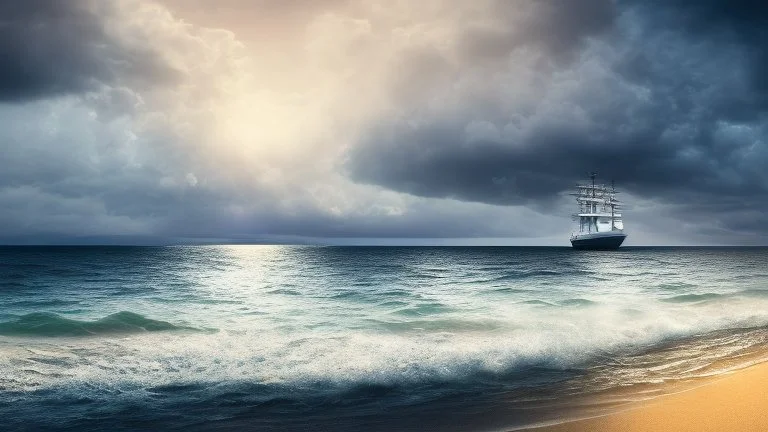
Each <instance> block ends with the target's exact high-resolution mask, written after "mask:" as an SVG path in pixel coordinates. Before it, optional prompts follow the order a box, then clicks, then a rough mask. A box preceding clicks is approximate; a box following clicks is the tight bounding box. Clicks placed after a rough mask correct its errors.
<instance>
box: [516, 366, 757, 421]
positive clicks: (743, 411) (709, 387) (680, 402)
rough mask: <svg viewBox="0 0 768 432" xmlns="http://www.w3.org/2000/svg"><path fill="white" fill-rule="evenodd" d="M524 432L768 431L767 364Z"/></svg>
mask: <svg viewBox="0 0 768 432" xmlns="http://www.w3.org/2000/svg"><path fill="white" fill-rule="evenodd" d="M530 431H532V432H582V431H592V432H600V431H604V432H618V431H621V432H634V431H638V432H640V431H643V432H646V431H669V432H672V431H676V432H681V431H696V432H707V431H713V432H714V431H749V432H752V431H768V363H762V364H759V365H756V366H752V367H749V368H746V369H742V370H740V371H736V372H733V373H729V374H727V375H723V376H719V377H716V378H713V379H712V380H709V381H706V382H704V383H703V384H702V385H700V386H698V387H695V388H692V389H688V390H685V391H682V392H679V393H673V394H669V395H665V396H660V397H658V398H655V399H651V400H648V401H643V402H637V403H633V404H631V405H629V406H628V407H627V408H626V409H624V410H620V411H618V412H616V413H613V414H609V415H606V416H601V417H596V418H591V419H585V420H578V421H573V422H568V423H563V424H559V425H554V426H544V427H538V428H534V429H530Z"/></svg>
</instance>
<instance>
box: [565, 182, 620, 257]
mask: <svg viewBox="0 0 768 432" xmlns="http://www.w3.org/2000/svg"><path fill="white" fill-rule="evenodd" d="M589 177H590V179H591V180H592V182H591V183H588V184H580V185H578V186H577V189H576V192H575V193H572V194H571V195H573V196H575V197H576V202H577V203H578V204H579V212H578V213H576V214H574V215H573V217H574V220H578V226H576V229H575V230H574V232H573V233H572V234H571V246H573V248H574V249H592V250H611V249H618V248H619V246H621V244H622V243H624V239H625V238H627V235H626V234H625V233H624V222H623V221H622V219H621V213H619V210H620V209H621V207H620V202H619V200H617V199H616V194H617V192H616V188H615V187H614V185H613V182H611V186H610V187H608V186H607V185H602V184H595V178H596V177H597V173H591V174H590V175H589Z"/></svg>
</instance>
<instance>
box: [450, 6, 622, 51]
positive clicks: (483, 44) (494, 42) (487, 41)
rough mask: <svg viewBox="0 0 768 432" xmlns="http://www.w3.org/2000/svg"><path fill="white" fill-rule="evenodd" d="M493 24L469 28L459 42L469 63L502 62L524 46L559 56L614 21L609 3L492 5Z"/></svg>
mask: <svg viewBox="0 0 768 432" xmlns="http://www.w3.org/2000/svg"><path fill="white" fill-rule="evenodd" d="M490 16H492V17H493V18H494V20H493V21H492V22H490V23H485V24H484V25H477V26H472V27H470V29H469V31H468V32H466V33H465V34H464V35H463V37H462V39H461V40H460V41H459V49H460V50H461V52H462V54H463V56H464V57H465V58H466V59H469V60H478V59H496V60H503V59H504V58H505V56H506V55H508V54H509V53H510V52H512V51H514V50H516V49H520V48H523V47H525V46H528V45H530V46H534V47H539V48H543V49H544V50H546V51H547V52H548V53H549V54H550V55H552V56H555V57H556V56H561V55H564V54H567V53H569V52H570V51H571V50H573V49H574V48H576V47H579V46H580V45H581V44H582V43H583V40H584V38H586V37H590V36H595V35H599V34H601V33H603V32H605V31H606V30H608V29H610V27H611V26H612V25H613V22H614V19H615V17H616V7H615V4H614V2H613V0H581V1H569V0H537V1H504V0H500V1H495V2H493V6H492V13H491V15H490Z"/></svg>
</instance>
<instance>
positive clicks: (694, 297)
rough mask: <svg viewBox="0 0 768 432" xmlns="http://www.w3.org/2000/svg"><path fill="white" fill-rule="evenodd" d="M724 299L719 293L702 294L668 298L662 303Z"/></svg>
mask: <svg viewBox="0 0 768 432" xmlns="http://www.w3.org/2000/svg"><path fill="white" fill-rule="evenodd" d="M722 297H724V296H723V295H722V294H717V293H702V294H682V295H678V296H674V297H668V298H665V299H662V300H661V301H663V302H667V303H698V302H703V301H707V300H715V299H719V298H722Z"/></svg>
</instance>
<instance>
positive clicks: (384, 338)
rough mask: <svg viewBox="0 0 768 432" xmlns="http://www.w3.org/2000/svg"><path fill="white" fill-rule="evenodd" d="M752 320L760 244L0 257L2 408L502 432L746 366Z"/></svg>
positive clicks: (765, 306)
mask: <svg viewBox="0 0 768 432" xmlns="http://www.w3.org/2000/svg"><path fill="white" fill-rule="evenodd" d="M766 326H768V249H765V248H741V249H740V248H637V249H633V248H626V249H622V250H620V251H616V252H588V251H581V252H579V251H573V250H570V249H567V248H503V247H501V248H479V247H456V248H451V247H403V248H397V247H312V246H200V247H196V246H182V247H147V248H144V247H4V248H0V416H2V417H3V418H4V419H5V420H6V426H7V428H8V429H10V430H45V429H48V430H84V429H87V430H101V429H103V430H140V429H148V428H149V429H151V428H154V429H157V428H164V429H187V430H188V429H192V430H210V429H225V430H226V429H233V430H234V429H237V430H307V429H308V428H312V429H320V430H361V429H362V428H364V429H366V430H425V429H433V430H495V429H504V428H512V427H519V426H525V425H530V424H535V423H537V422H541V421H549V420H556V419H562V418H565V417H568V416H573V415H579V413H582V414H583V412H584V410H583V409H581V408H580V409H575V408H573V407H574V406H575V405H576V404H574V403H573V402H574V401H575V400H581V401H583V400H585V399H587V398H589V397H591V396H595V395H606V394H620V397H619V396H614V397H613V399H611V398H608V399H602V402H603V403H606V400H608V402H610V403H607V404H606V405H609V406H612V404H617V403H620V402H621V401H623V400H628V399H633V398H642V397H647V395H649V394H650V395H653V394H655V393H654V392H656V391H658V389H657V388H656V387H654V386H658V385H659V384H661V383H665V382H670V381H678V380H686V379H691V378H695V377H699V376H706V375H711V374H716V373H720V372H722V371H723V370H726V369H729V368H734V367H741V366H743V365H746V364H749V363H750V362H754V361H759V360H760V359H761V358H762V357H761V356H762V353H763V352H764V351H765V345H766V342H767V341H768V332H767V331H766ZM619 392H620V393H619ZM582 405H583V404H582ZM590 409H594V410H600V409H601V407H600V406H597V405H595V406H594V407H591V408H590ZM4 427H5V426H4Z"/></svg>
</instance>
